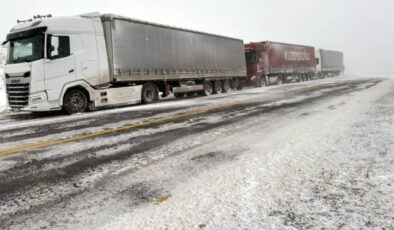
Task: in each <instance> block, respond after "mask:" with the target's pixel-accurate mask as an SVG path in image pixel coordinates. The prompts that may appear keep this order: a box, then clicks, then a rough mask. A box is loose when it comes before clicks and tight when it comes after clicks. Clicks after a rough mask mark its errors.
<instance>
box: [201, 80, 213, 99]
mask: <svg viewBox="0 0 394 230" xmlns="http://www.w3.org/2000/svg"><path fill="white" fill-rule="evenodd" d="M212 91H213V89H212V82H211V81H204V90H203V95H204V96H209V95H211V94H212Z"/></svg>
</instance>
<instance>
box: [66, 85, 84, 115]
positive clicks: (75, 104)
mask: <svg viewBox="0 0 394 230" xmlns="http://www.w3.org/2000/svg"><path fill="white" fill-rule="evenodd" d="M87 106H88V98H87V97H86V95H85V93H84V92H83V91H82V90H79V89H72V90H70V91H68V92H67V93H66V95H64V99H63V109H64V111H66V113H68V114H74V113H82V112H85V110H86V108H87Z"/></svg>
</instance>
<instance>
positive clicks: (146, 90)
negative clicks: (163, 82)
mask: <svg viewBox="0 0 394 230" xmlns="http://www.w3.org/2000/svg"><path fill="white" fill-rule="evenodd" d="M141 100H142V102H143V103H144V104H150V103H153V102H155V101H157V100H159V92H158V90H157V87H156V85H155V84H153V83H146V84H144V85H143V86H142V92H141Z"/></svg>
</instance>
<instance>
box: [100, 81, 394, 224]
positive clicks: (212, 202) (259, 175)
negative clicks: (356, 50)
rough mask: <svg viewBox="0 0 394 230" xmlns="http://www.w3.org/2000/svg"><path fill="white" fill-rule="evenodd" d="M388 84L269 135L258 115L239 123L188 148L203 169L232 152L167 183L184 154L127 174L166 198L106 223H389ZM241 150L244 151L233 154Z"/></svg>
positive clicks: (393, 219) (393, 173)
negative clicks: (209, 141)
mask: <svg viewBox="0 0 394 230" xmlns="http://www.w3.org/2000/svg"><path fill="white" fill-rule="evenodd" d="M393 83H394V81H393V80H390V81H387V82H384V83H382V84H379V85H378V86H375V87H373V88H371V89H369V90H365V91H362V92H357V93H352V95H346V96H342V97H339V98H336V99H334V100H331V101H330V102H329V103H327V102H326V103H323V104H321V105H320V106H318V107H315V108H314V109H313V111H312V112H308V113H300V114H298V116H291V117H288V120H287V124H286V125H285V126H283V127H281V128H279V129H270V130H269V134H267V133H266V132H262V127H261V126H259V125H257V124H258V123H256V120H255V121H253V122H252V123H251V124H249V125H247V124H244V125H243V127H244V129H245V128H246V127H248V129H246V130H244V131H241V132H240V133H235V134H231V135H228V137H227V139H225V140H221V141H217V143H213V144H210V145H208V146H205V147H204V148H199V149H196V151H195V153H194V154H201V153H205V152H210V153H212V154H211V155H212V156H207V157H205V158H206V159H205V161H206V162H205V163H199V162H198V161H197V162H196V164H200V165H199V166H200V167H204V166H207V165H209V164H215V163H214V162H215V160H216V157H217V160H221V161H223V158H222V157H220V155H222V156H225V155H227V156H228V155H229V156H228V157H230V160H228V161H226V162H225V163H222V164H219V165H217V166H216V167H213V168H210V169H208V170H205V171H204V170H201V169H200V170H199V171H201V173H200V174H199V175H198V176H193V177H190V178H189V179H188V180H186V181H185V183H181V184H176V186H174V187H173V188H172V189H168V188H166V187H167V186H168V185H166V184H169V183H170V181H173V179H172V178H171V177H172V176H173V175H176V174H179V173H182V170H179V168H182V165H183V164H185V162H186V161H187V160H188V159H187V158H186V157H185V158H184V159H183V160H184V161H183V160H181V159H180V158H179V157H178V158H176V162H171V161H170V160H168V161H167V162H163V163H162V164H161V165H158V166H152V167H150V168H147V169H146V170H141V171H140V172H139V173H137V174H134V175H133V176H134V177H136V178H144V180H145V181H148V182H151V183H148V184H151V185H152V184H154V188H151V189H153V191H155V190H154V189H158V188H160V187H161V186H164V188H162V190H164V195H165V196H161V197H165V198H166V199H165V200H164V201H161V202H152V203H149V204H147V205H143V206H139V207H137V209H135V210H133V211H132V212H126V213H124V214H123V215H118V216H117V217H115V218H113V219H110V220H109V223H108V224H107V225H104V226H102V228H103V229H140V228H144V229H201V228H206V229H307V228H313V229H317V228H319V229H340V228H343V229H363V228H367V229H371V228H373V229H377V228H378V227H379V229H392V228H393V227H394V216H393V213H394V196H393V186H394V184H393V179H394V168H393V162H394V157H393V152H394V144H393V138H394V132H393V130H394V123H393V122H392V121H393V116H394V108H393V104H392V103H391V102H392V100H393V99H394V93H393V88H394V84H393ZM390 91H391V92H390ZM300 112H301V111H300ZM289 116H290V114H289ZM291 120H293V121H295V122H290V121H291ZM253 124H254V126H250V125H253ZM240 148H244V149H246V152H244V153H243V154H241V155H237V154H236V155H235V156H231V155H232V154H234V149H235V150H236V151H235V152H239V151H240V150H239V149H240ZM237 149H238V150H237ZM215 154H216V155H217V156H215ZM188 158H189V160H190V159H196V158H195V157H193V158H190V155H189V156H188ZM200 159H204V156H203V155H201V158H200ZM174 160H175V159H174ZM195 167H198V166H195ZM174 168H177V170H178V171H177V170H175V169H174ZM191 169H192V167H190V166H189V167H188V168H187V170H188V171H190V170H191ZM144 171H145V172H144ZM163 172H165V173H166V175H167V176H168V178H167V179H163V175H162V174H163ZM183 173H187V171H184V172H183ZM157 178H160V182H162V181H164V182H162V183H159V182H158V181H157ZM152 182H153V183H152ZM155 182H156V183H155ZM165 188H166V189H165ZM163 199H164V198H163Z"/></svg>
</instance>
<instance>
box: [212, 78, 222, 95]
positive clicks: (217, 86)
mask: <svg viewBox="0 0 394 230" xmlns="http://www.w3.org/2000/svg"><path fill="white" fill-rule="evenodd" d="M222 89H223V86H222V82H221V81H219V80H216V81H214V82H213V93H214V94H221V93H222Z"/></svg>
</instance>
